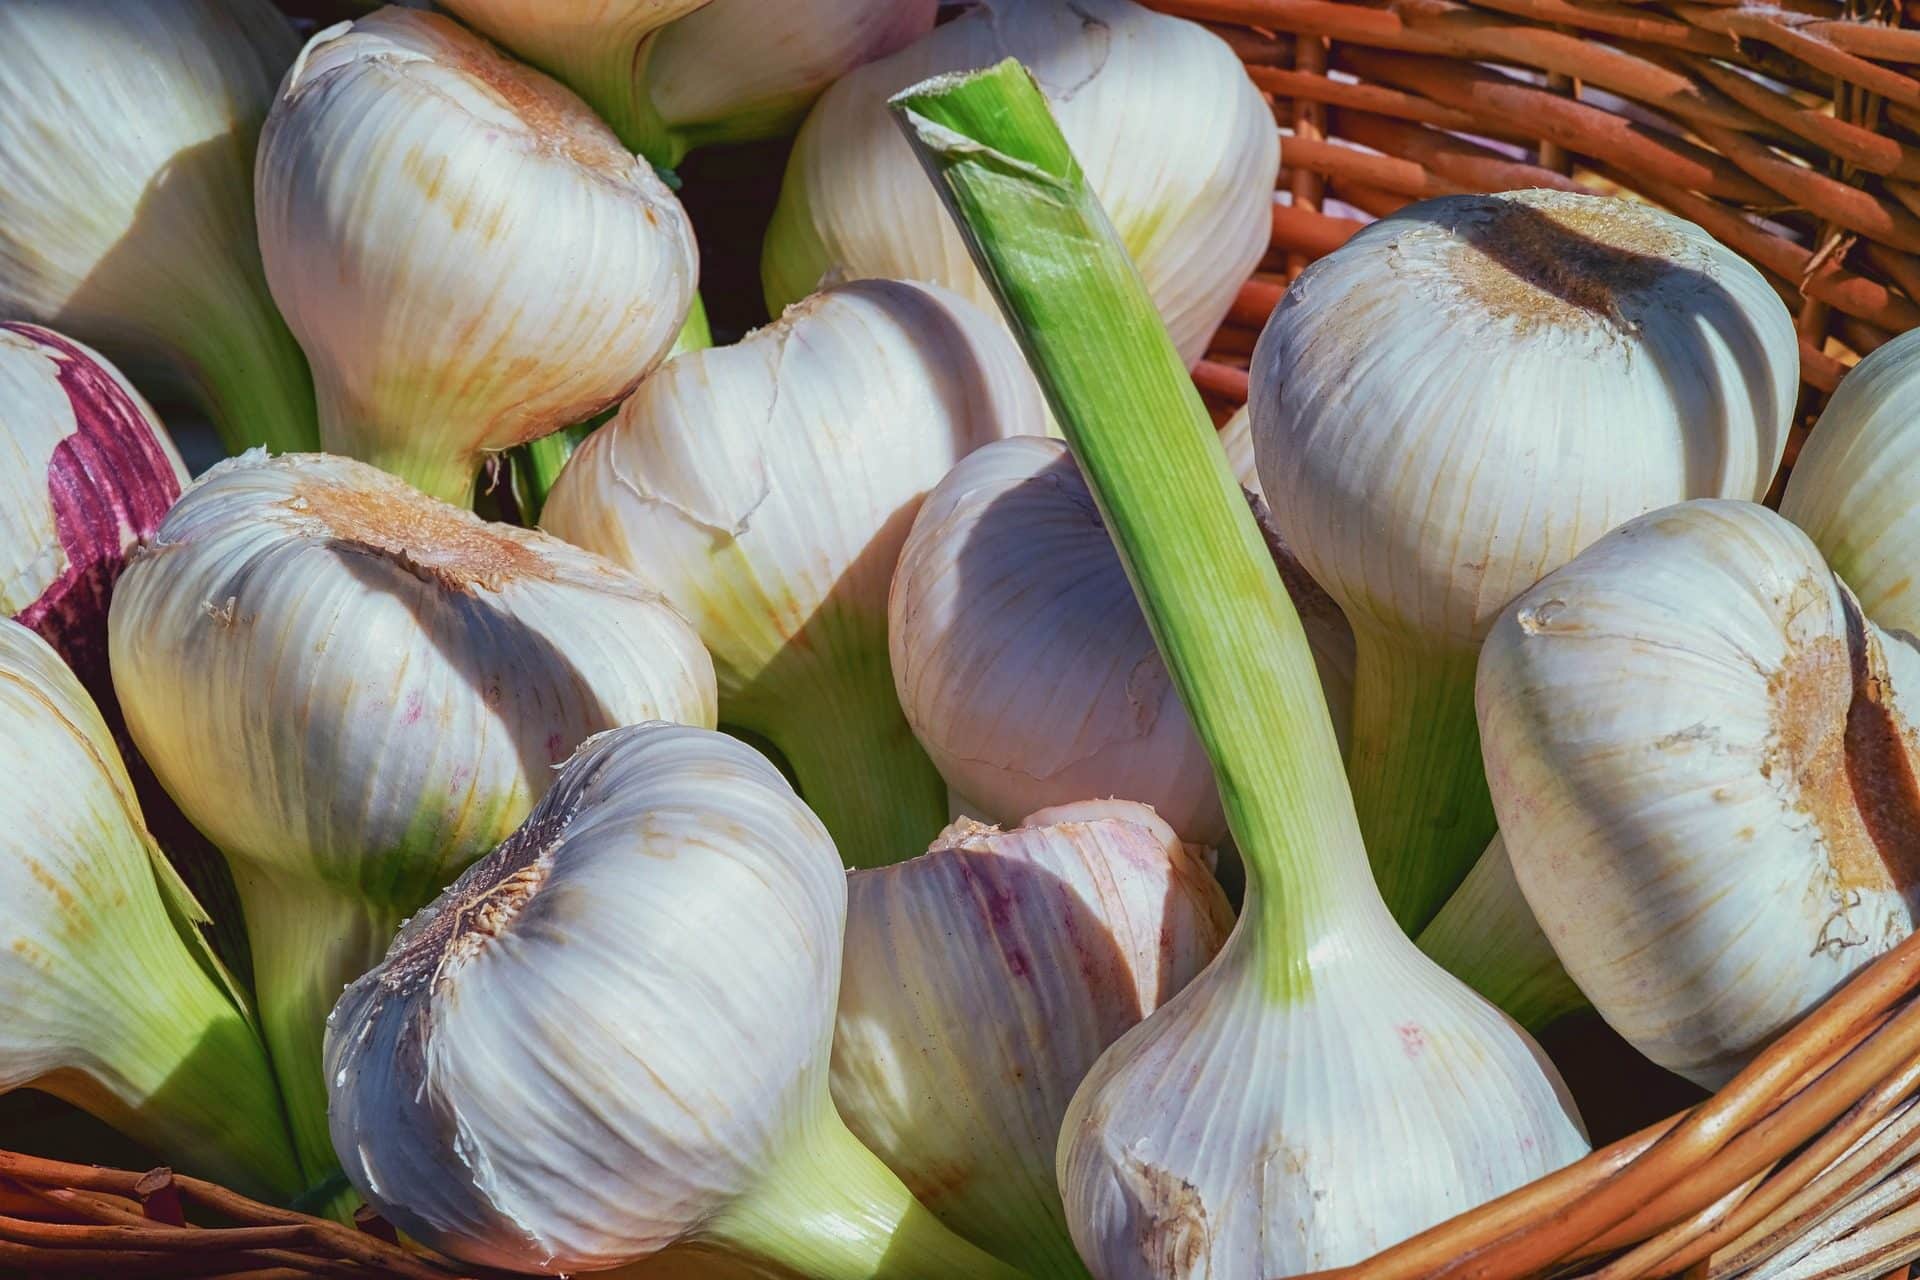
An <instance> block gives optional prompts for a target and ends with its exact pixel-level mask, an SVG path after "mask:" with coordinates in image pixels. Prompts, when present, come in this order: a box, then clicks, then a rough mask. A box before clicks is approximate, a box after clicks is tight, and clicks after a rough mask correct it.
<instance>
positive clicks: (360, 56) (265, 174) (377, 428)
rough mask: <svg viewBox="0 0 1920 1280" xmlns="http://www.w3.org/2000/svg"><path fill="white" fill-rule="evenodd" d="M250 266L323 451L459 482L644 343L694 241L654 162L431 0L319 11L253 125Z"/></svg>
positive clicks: (681, 310)
mask: <svg viewBox="0 0 1920 1280" xmlns="http://www.w3.org/2000/svg"><path fill="white" fill-rule="evenodd" d="M255 189H256V192H257V197H258V202H259V208H260V247H261V251H262V253H263V255H264V257H265V261H266V269H267V280H268V282H269V283H270V284H271V285H272V287H273V296H274V299H275V301H277V302H278V303H279V304H280V309H281V310H282V311H283V312H284V313H285V314H286V317H287V323H288V325H289V326H290V327H291V328H292V330H293V332H294V333H295V335H297V336H298V337H299V339H300V345H301V346H302V347H303V348H305V350H306V352H307V356H308V358H309V359H310V360H312V362H313V376H314V383H315V387H316V389H317V391H318V395H319V403H320V438H321V441H322V443H323V445H324V447H325V448H326V449H328V450H329V451H330V452H334V453H340V454H346V455H350V456H352V457H356V458H360V459H362V460H364V461H367V462H372V463H375V464H376V465H378V466H381V467H384V468H386V469H387V470H390V471H392V472H394V473H395V474H396V475H399V476H401V477H402V478H403V479H406V480H407V481H409V482H410V483H412V484H414V485H416V486H418V487H419V488H420V489H422V490H423V491H425V492H426V493H429V494H431V495H433V496H434V497H437V498H440V499H442V500H444V501H447V502H453V503H456V504H461V505H464V504H466V503H467V502H468V501H469V499H470V498H471V495H472V489H473V483H474V476H475V473H476V472H477V471H478V469H479V467H480V464H481V460H482V456H483V455H484V454H485V453H488V452H491V451H496V450H501V449H506V448H510V447H512V446H514V445H517V444H521V443H524V442H525V441H528V440H532V439H535V438H537V437H540V436H544V435H546V434H548V433H550V432H553V431H557V430H559V429H560V428H562V427H565V426H568V425H570V424H573V423H576V422H581V421H584V420H585V419H587V418H590V417H592V416H593V415H595V414H597V413H599V412H600V411H601V410H603V409H606V408H608V407H609V406H611V405H613V404H616V403H618V402H619V401H620V400H621V399H622V398H623V397H625V396H626V395H627V393H628V392H630V391H631V390H632V389H633V388H634V386H635V385H636V384H637V383H638V382H639V381H640V378H641V377H642V376H643V375H644V374H645V373H646V372H647V370H649V369H651V368H652V367H653V366H654V365H655V364H656V363H658V362H659V361H660V360H661V359H662V358H663V357H664V355H665V353H666V351H667V348H668V347H669V345H671V343H672V342H673V340H674V335H675V334H676V333H677V332H678V331H679V329H680V326H681V322H682V321H683V320H684V319H685V318H686V315H687V310H688V307H689V305H690V303H691V300H692V296H693V290H694V277H695V273H696V262H697V255H696V250H695V246H694V241H693V230H692V227H691V225H690V224H689V223H688V221H687V216H686V213H685V211H684V210H682V209H681V207H680V203H679V201H677V200H675V199H674V197H673V195H672V193H671V192H669V191H668V190H667V188H666V186H665V184H664V183H662V182H661V180H660V179H659V178H658V177H657V176H656V175H655V174H654V172H653V168H652V166H651V165H649V164H647V162H646V161H644V160H641V159H639V158H637V157H635V156H634V155H633V153H632V152H630V151H628V150H626V148H624V147H623V146H621V144H620V141H619V139H618V138H616V137H615V136H614V135H613V132H612V130H610V129H609V128H607V126H606V125H605V124H604V123H602V122H601V120H600V119H599V118H598V117H597V116H595V115H594V114H593V112H592V111H591V110H589V109H588V107H587V105H586V104H585V103H583V102H581V101H580V99H578V98H576V97H575V96H574V95H573V94H572V93H570V92H569V91H568V90H566V89H565V88H563V87H562V86H561V85H559V84H558V83H556V82H555V81H553V80H550V79H548V78H547V77H546V76H544V75H542V74H540V73H539V72H537V71H534V70H533V69H531V68H529V67H526V66H523V65H522V64H520V63H518V62H515V61H513V60H512V59H510V58H508V57H506V56H505V55H504V54H502V53H501V52H500V51H499V50H498V49H496V48H494V47H493V46H492V45H490V44H488V43H487V42H486V41H484V40H482V39H480V38H479V37H477V36H474V35H471V34H469V33H468V32H467V31H466V30H465V29H464V28H462V27H460V26H459V25H457V24H456V23H454V22H452V21H450V20H448V19H446V18H443V17H440V16H438V15H435V14H427V13H420V12H416V11H413V10H408V9H400V8H394V7H388V8H384V9H381V10H379V11H378V12H376V13H374V14H372V15H370V16H368V17H365V18H360V19H357V20H355V21H354V22H352V23H343V24H339V25H336V26H333V27H329V28H327V29H326V30H324V31H322V32H320V33H319V34H318V35H316V36H314V37H313V39H312V40H310V41H308V42H307V46H306V48H305V49H304V50H302V51H301V53H300V57H299V60H298V61H296V62H295V63H294V65H293V68H292V70H290V71H289V72H288V73H287V76H286V79H285V81H284V82H283V83H282V85H281V87H280V92H279V94H278V96H277V97H276V98H275V100H274V104H273V110H272V112H271V114H269V116H268V117H267V122H266V125H265V127H264V129H263V130H262V132H261V136H260V155H259V163H258V166H257V169H256V173H255Z"/></svg>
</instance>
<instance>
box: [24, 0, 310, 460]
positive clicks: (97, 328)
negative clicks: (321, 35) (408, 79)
mask: <svg viewBox="0 0 1920 1280" xmlns="http://www.w3.org/2000/svg"><path fill="white" fill-rule="evenodd" d="M297 47H298V42H297V41H296V40H295V39H294V35H293V31H292V29H291V28H290V27H288V25H287V22H286V19H285V18H283V17H281V16H280V15H279V14H278V13H276V12H275V11H274V9H273V7H272V6H271V5H270V4H268V3H266V0H149V2H147V3H140V4H123V3H118V2H117V0H16V2H15V3H9V4H7V5H6V6H5V7H4V8H3V9H0V136H4V137H6V138H7V139H8V142H7V145H6V146H5V147H0V317H4V318H6V319H9V320H16V319H18V320H30V321H34V322H36V323H40V324H45V325H48V326H50V327H52V328H54V329H57V330H58V331H60V332H61V333H63V334H67V335H70V336H72V337H73V338H76V339H79V340H80V341H82V342H85V343H88V344H90V345H91V346H95V347H98V348H99V349H100V350H101V351H103V352H105V353H106V354H107V355H108V356H110V357H111V358H112V359H113V360H114V361H115V362H116V363H118V364H119V365H121V366H122V367H123V368H124V369H126V370H127V371H128V372H129V373H131V374H132V375H133V376H134V377H135V378H137V379H140V380H142V381H143V382H145V383H146V385H148V386H149V387H151V388H159V387H167V388H179V389H181V390H184V391H187V392H189V393H190V394H192V395H193V396H194V397H195V398H196V399H197V400H198V401H199V403H200V404H201V406H202V407H203V408H204V409H205V410H206V411H207V413H208V414H209V415H210V416H211V417H212V418H213V420H214V422H215V424H216V425H217V426H218V427H219V429H220V435H221V439H222V440H223V441H224V442H225V443H226V445H227V447H228V448H229V449H241V448H245V447H246V446H247V445H249V444H262V443H264V444H269V445H271V446H273V447H274V448H276V449H297V448H311V447H313V444H314V441H315V438H316V437H315V434H314V430H315V429H314V403H313V386H312V382H311V379H310V378H309V377H308V374H307V368H306V362H305V360H304V359H302V357H301V355H300V349H299V347H298V346H296V345H295V343H294V341H293V337H292V335H291V334H289V333H288V332H287V327H286V325H285V324H284V323H282V321H281V319H280V316H279V314H278V313H277V312H275V311H274V308H273V302H272V300H271V298H270V297H269V296H268V293H267V287H266V280H265V278H264V276H263V275H262V272H261V265H260V256H259V252H258V249H257V247H256V244H255V237H254V219H253V186H252V174H253V152H254V143H255V139H256V138H257V137H258V135H259V131H260V123H261V121H262V120H264V119H265V118H266V114H267V107H268V104H269V102H270V101H271V100H272V97H273V86H274V83H275V82H276V81H277V80H278V79H279V77H280V74H281V72H282V71H284V70H285V69H286V67H287V64H288V63H290V62H291V61H292V60H293V56H294V52H295V50H296V48H297Z"/></svg>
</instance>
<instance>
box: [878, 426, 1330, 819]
mask: <svg viewBox="0 0 1920 1280" xmlns="http://www.w3.org/2000/svg"><path fill="white" fill-rule="evenodd" d="M1299 577H1304V575H1299ZM1290 585H1292V584H1290ZM1310 588H1311V583H1310V582H1309V583H1306V584H1305V588H1296V594H1295V598H1296V599H1299V598H1300V596H1301V593H1302V591H1303V590H1305V589H1310ZM1316 594H1317V593H1316ZM1319 599H1320V600H1323V601H1324V599H1325V597H1324V596H1320V597H1319ZM888 615H889V622H888V640H889V645H890V652H891V654H892V665H893V675H894V685H895V688H896V689H897V690H898V693H899V696H900V705H901V707H902V708H903V709H904V710H905V712H906V716H907V722H908V723H909V724H910V725H912V726H913V731H914V734H915V736H916V737H917V738H918V739H919V740H920V743H921V745H922V746H924V747H925V748H926V749H927V753H928V755H929V756H931V757H932V759H933V762H934V764H935V765H937V766H938V767H939V769H940V772H941V774H942V775H943V776H944V777H945V778H946V779H947V781H948V783H949V784H950V785H951V786H952V787H953V788H954V790H956V791H957V792H959V793H960V794H961V795H963V796H965V797H966V798H967V799H968V800H969V801H970V802H972V803H973V804H975V805H977V806H979V807H980V808H981V809H982V811H984V812H986V813H988V814H991V815H992V816H993V817H994V818H996V819H998V820H1000V821H1006V822H1011V821H1014V820H1016V819H1017V818H1018V817H1019V816H1020V815H1021V814H1022V813H1024V812H1028V811H1030V810H1031V809H1033V808H1038V807H1040V806H1043V805H1048V804H1063V803H1066V802H1068V801H1071V800H1076V799H1082V798H1085V797H1087V796H1120V797H1123V798H1126V799H1131V800H1139V801H1143V802H1146V803H1148V804H1150V805H1152V806H1153V808H1154V810H1155V811H1156V812H1157V813H1158V814H1159V815H1160V816H1161V817H1162V818H1163V819H1164V820H1165V821H1166V822H1167V823H1169V824H1170V825H1171V826H1172V827H1173V829H1174V830H1176V831H1178V832H1179V833H1180V835H1181V838H1183V839H1186V840H1191V841H1194V842H1195V843H1198V844H1206V845H1211V844H1215V843H1217V842H1219V841H1220V840H1221V839H1223V838H1224V837H1225V836H1226V830H1227V826H1226V818H1225V816H1224V814H1223V813H1222V811H1221V808H1220V797H1219V793H1218V791H1217V790H1216V789H1215V785H1214V778H1213V767H1212V765H1211V764H1210V763H1209V762H1208V760H1207V755H1206V751H1205V750H1204V749H1203V748H1202V747H1201V745H1200V741H1199V739H1198V738H1196V737H1195V736H1194V732H1193V726H1192V724H1191V723H1190V722H1189V721H1188V719H1187V715H1186V712H1185V710H1184V709H1183V708H1182V707H1181V705H1180V697H1179V694H1178V692H1177V691H1176V690H1175V689H1174V687H1173V683H1172V681H1171V679H1170V678H1169V677H1168V675H1167V668H1166V665H1165V663H1164V662H1162V660H1161V658H1160V654H1159V652H1158V651H1157V650H1156V649H1155V647H1154V641H1153V636H1152V634H1151V633H1150V632H1149V631H1148V629H1147V621H1146V618H1145V617H1144V616H1143V615H1142V614H1141V612H1140V606H1139V603H1138V602H1137V601H1136V600H1135V599H1134V594H1133V588H1132V586H1131V584H1129V583H1128V581H1127V577H1126V572H1125V570H1124V569H1122V567H1121V565H1120V557H1119V556H1118V555H1117V554H1116V553H1115V552H1114V549H1113V540H1112V538H1111V537H1109V535H1108V533H1107V529H1106V525H1105V524H1104V523H1103V522H1102V521H1101V519H1100V513H1099V511H1098V510H1097V509H1096V508H1095V507H1094V503H1093V497H1092V495H1091V494H1090V493H1089V492H1088V491H1087V486H1086V481H1085V480H1084V479H1083V478H1082V477H1081V475H1080V470H1079V468H1078V467H1077V466H1075V464H1074V461H1073V457H1072V455H1071V454H1070V453H1069V452H1068V450H1067V446H1066V445H1065V444H1063V443H1061V442H1060V441H1058V440H1050V439H1044V438H1041V437H1036V436H1026V437H1016V438H1013V439H1008V440H1001V441H997V442H995V443H993V444H989V445H986V446H984V447H982V448H980V449H978V450H976V451H975V452H973V453H972V454H970V455H968V456H967V457H966V458H965V459H963V460H962V461H961V462H960V463H959V464H958V465H957V466H955V467H954V469H953V470H952V471H950V472H948V473H947V476H946V478H945V479H944V480H942V481H941V482H940V484H939V485H938V486H937V487H936V488H935V489H934V490H933V492H932V493H931V494H930V495H929V496H928V498H927V501H926V503H925V504H924V505H923V506H922V507H921V509H920V514H919V515H918V516H917V517H916V518H915V520H914V523H913V531H912V533H911V534H910V535H909V536H908V538H907V541H906V544H905V546H904V547H903V548H902V549H901V553H900V562H899V567H898V568H897V569H896V571H895V573H894V579H893V587H892V592H891V596H890V600H889V606H888ZM1302 615H1303V617H1308V618H1312V619H1315V620H1316V621H1317V622H1318V624H1319V625H1314V624H1313V623H1310V624H1309V631H1308V635H1309V638H1310V639H1311V640H1312V641H1313V642H1314V650H1315V654H1316V657H1318V655H1320V654H1321V653H1322V652H1326V653H1329V654H1332V655H1334V657H1333V658H1332V660H1331V661H1322V664H1321V665H1322V669H1323V671H1325V670H1326V669H1328V668H1329V667H1333V668H1334V669H1336V670H1337V666H1338V661H1339V658H1338V655H1339V654H1340V652H1341V644H1340V642H1341V640H1343V639H1344V640H1345V641H1346V643H1347V645H1348V646H1351V643H1352V638H1351V635H1350V634H1348V633H1346V632H1345V629H1344V623H1342V622H1341V621H1340V619H1339V616H1338V611H1337V610H1333V609H1331V608H1330V607H1329V608H1327V609H1324V610H1320V611H1313V610H1309V609H1306V608H1304V607H1303V609H1302ZM1348 652H1349V654H1350V648H1349V650H1348ZM1349 661H1350V657H1349ZM1339 694H1340V690H1339V688H1338V686H1337V685H1335V686H1334V687H1333V692H1332V695H1331V696H1330V698H1329V701H1330V702H1332V703H1334V704H1335V706H1336V711H1335V723H1336V724H1339V723H1341V722H1342V721H1343V720H1344V714H1343V713H1344V707H1343V706H1340V705H1339V704H1340V703H1341V702H1342V699H1341V698H1340V696H1339Z"/></svg>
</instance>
